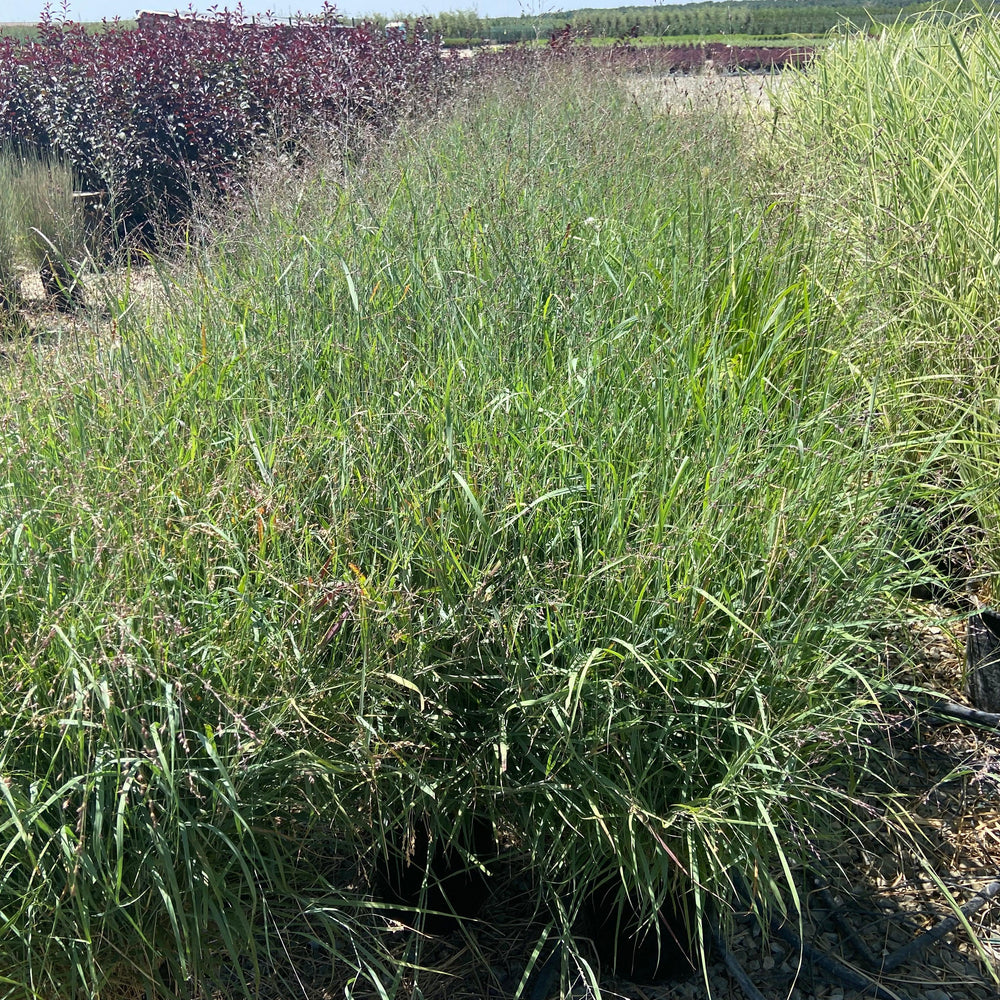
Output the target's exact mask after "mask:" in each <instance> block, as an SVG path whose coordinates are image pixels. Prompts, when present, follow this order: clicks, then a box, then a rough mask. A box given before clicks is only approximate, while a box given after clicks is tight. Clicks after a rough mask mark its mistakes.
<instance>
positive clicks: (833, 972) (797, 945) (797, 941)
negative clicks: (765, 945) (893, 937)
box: [771, 917, 905, 1000]
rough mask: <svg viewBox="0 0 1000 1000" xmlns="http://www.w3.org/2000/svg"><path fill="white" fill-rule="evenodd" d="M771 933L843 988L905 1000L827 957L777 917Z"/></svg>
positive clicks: (881, 999) (879, 999)
mask: <svg viewBox="0 0 1000 1000" xmlns="http://www.w3.org/2000/svg"><path fill="white" fill-rule="evenodd" d="M771 931H772V932H773V933H774V934H777V936H778V937H780V938H781V939H782V941H784V942H785V943H786V944H788V945H789V946H790V947H792V948H794V949H795V950H796V951H797V952H799V954H800V955H802V957H803V958H805V959H807V960H808V961H809V962H810V963H811V964H812V965H815V966H818V967H819V968H820V969H822V970H823V971H824V972H826V973H827V974H828V975H829V976H831V977H832V978H833V979H835V980H836V981H837V982H838V983H840V985H841V986H847V987H849V988H850V989H852V990H859V991H860V992H861V993H866V994H869V995H870V996H872V997H874V998H875V1000H905V998H904V997H903V995H902V994H900V993H895V992H893V991H892V990H887V989H886V988H885V987H884V986H880V985H879V984H878V983H877V982H875V980H874V979H872V978H871V977H869V976H866V975H864V974H863V973H861V972H857V971H855V970H854V969H852V968H850V967H849V966H846V965H844V964H843V963H842V962H838V961H837V959H835V958H833V957H832V956H831V955H827V954H826V953H825V952H822V951H820V950H819V949H818V948H814V947H813V946H812V945H811V944H809V943H808V942H807V941H803V940H802V938H800V937H799V936H798V934H796V933H795V931H793V930H792V929H791V927H789V926H788V924H786V923H785V922H784V921H782V920H778V919H777V918H776V917H775V918H774V919H772V920H771Z"/></svg>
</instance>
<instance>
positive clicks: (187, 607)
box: [0, 65, 920, 997]
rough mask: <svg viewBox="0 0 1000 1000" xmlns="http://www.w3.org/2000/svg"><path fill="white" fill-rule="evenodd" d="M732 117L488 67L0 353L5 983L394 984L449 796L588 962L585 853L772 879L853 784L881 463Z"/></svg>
mask: <svg viewBox="0 0 1000 1000" xmlns="http://www.w3.org/2000/svg"><path fill="white" fill-rule="evenodd" d="M739 134H741V130H740V129H738V128H736V127H734V126H733V125H732V123H730V122H729V121H727V119H726V118H725V117H723V116H720V115H713V116H711V117H699V116H697V115H692V116H688V117H686V118H685V119H683V120H668V119H664V118H660V117H656V116H652V115H649V114H647V113H645V112H644V111H643V110H642V109H641V108H639V107H638V106H636V105H635V103H634V102H630V101H629V100H628V99H627V97H626V95H625V92H624V90H623V89H622V88H621V87H620V86H619V85H618V83H617V82H615V81H610V82H609V81H601V80H599V79H597V78H595V77H593V76H589V75H587V74H585V73H582V72H580V71H579V68H578V67H577V68H574V66H573V65H570V66H569V67H568V68H566V69H564V70H561V71H560V70H552V71H551V72H550V73H545V72H538V71H535V72H533V73H532V74H523V75H522V76H521V77H520V79H518V80H514V81H510V82H508V84H507V85H506V86H504V87H496V88H494V89H492V91H491V93H490V94H487V95H483V96H480V97H478V98H475V99H471V98H470V99H469V100H468V101H467V102H466V103H464V104H463V105H460V106H459V107H458V108H456V109H455V110H454V112H453V113H450V114H448V115H446V116H443V117H442V118H441V119H440V120H439V121H437V122H436V123H433V124H431V125H429V126H427V127H426V128H423V129H420V130H416V131H414V132H413V133H412V135H410V136H409V137H407V136H402V137H400V138H399V140H398V141H397V142H396V143H394V144H393V145H392V146H391V147H390V148H389V149H387V150H385V151H383V153H381V154H380V155H378V156H377V157H375V158H374V159H373V160H372V161H370V162H369V163H368V164H367V166H366V167H365V168H363V169H361V170H360V172H358V173H357V175H356V176H349V177H347V178H346V179H345V178H344V176H343V175H342V174H337V179H336V180H334V179H329V178H328V179H323V178H320V179H318V180H316V181H314V182H311V183H309V184H307V185H305V186H303V187H301V188H299V189H298V190H296V191H292V192H290V193H289V195H288V197H287V198H284V197H282V198H277V199H275V201H274V203H273V204H272V205H270V206H269V205H267V204H266V203H264V202H259V203H258V212H257V214H256V218H255V219H254V220H252V221H246V222H243V223H241V224H236V225H233V226H231V228H230V230H229V233H228V236H227V237H226V238H225V239H221V240H220V241H219V243H217V244H213V245H209V246H207V247H204V248H197V251H196V252H194V251H193V252H192V255H191V267H192V269H193V272H194V275H195V276H194V278H193V279H192V280H191V282H190V283H189V285H188V286H186V287H181V286H179V285H177V284H174V283H173V282H169V281H168V282H166V283H165V287H166V289H167V297H168V299H169V301H170V308H169V309H168V310H167V312H166V314H164V313H163V312H162V311H157V312H156V314H155V315H150V317H149V319H148V320H145V321H144V320H143V319H142V314H141V311H140V310H138V309H136V308H135V307H134V306H131V305H127V304H126V303H124V302H123V303H121V304H120V308H119V309H118V314H119V319H118V322H117V333H118V337H117V338H115V339H114V340H113V341H112V342H110V343H109V342H97V343H96V344H95V345H94V346H93V348H92V352H91V353H90V354H86V353H84V354H80V355H71V354H67V355H66V356H65V357H64V359H63V361H62V362H61V363H60V362H59V361H57V362H56V363H55V365H54V366H52V367H44V368H43V367H41V366H38V365H33V364H32V361H31V358H30V357H28V358H26V359H25V360H23V361H21V362H19V363H18V367H17V368H16V370H14V371H13V372H12V373H11V374H10V375H9V376H7V377H8V378H9V383H8V393H9V395H8V403H7V410H6V414H5V420H4V422H3V425H2V426H3V432H2V454H3V460H4V469H5V487H4V489H3V490H0V522H2V525H3V531H2V534H0V579H2V580H3V586H4V593H5V594H6V599H5V600H4V602H3V604H2V605H0V615H2V628H0V644H2V647H3V656H2V657H0V671H2V683H3V690H4V698H3V701H2V704H0V734H2V742H0V769H2V777H3V780H2V781H0V803H2V806H0V843H2V850H3V858H4V863H3V866H2V867H0V915H2V916H0V920H2V928H3V933H2V934H0V969H2V970H3V974H4V977H5V978H4V979H3V980H2V981H3V982H4V985H5V987H6V991H5V995H7V996H22V995H25V994H28V993H30V994H31V995H34V996H55V995H58V996H60V997H71V996H83V995H87V996H93V995H97V994H100V995H113V992H114V988H115V987H116V986H117V987H121V988H124V987H125V986H127V985H130V984H131V985H135V984H137V983H139V984H143V985H144V986H145V988H147V989H154V988H155V989H157V990H159V991H160V992H161V993H164V994H169V995H183V996H187V995H192V996H194V995H198V996H201V995H207V994H208V993H211V992H212V991H214V990H218V989H220V988H224V989H225V990H227V991H229V992H231V993H234V994H238V995H239V994H250V993H252V992H253V991H254V989H255V988H256V987H257V985H258V984H259V983H260V982H262V981H271V980H272V979H274V978H275V977H279V976H281V975H282V974H285V975H286V976H287V978H286V980H285V985H286V988H287V989H288V990H293V989H294V990H296V991H298V992H301V991H303V990H305V989H306V988H307V986H309V985H310V984H312V983H314V982H315V981H316V979H315V978H310V977H318V978H319V979H321V980H322V981H323V982H324V983H326V984H327V985H329V984H331V983H333V984H338V985H337V989H346V990H347V991H348V993H349V995H354V996H369V995H370V996H374V995H379V996H382V997H386V996H390V995H395V994H405V993H407V992H409V993H412V994H413V995H417V994H418V991H419V990H420V989H421V983H422V982H423V980H422V978H421V977H422V976H423V973H422V972H421V968H420V962H419V944H420V939H419V938H417V939H413V948H411V949H410V950H408V951H407V952H406V954H405V956H403V960H402V961H401V960H400V954H399V953H398V952H397V953H396V955H397V958H396V960H395V961H390V960H389V958H388V957H387V954H386V952H385V951H384V950H382V949H384V946H383V945H381V944H380V940H381V939H380V937H379V936H378V934H377V933H376V932H377V929H378V927H379V925H380V924H381V923H383V920H382V918H381V917H380V913H382V912H384V907H382V906H381V904H380V903H379V902H378V901H377V899H373V897H372V895H371V888H372V882H371V879H370V873H371V871H372V868H373V867H374V866H376V864H377V861H378V858H379V857H380V856H382V855H383V854H384V853H385V852H386V851H387V850H389V849H390V848H391V847H392V845H393V844H395V845H397V846H398V845H400V844H405V843H406V840H407V835H406V831H407V829H408V828H411V827H412V826H414V825H417V824H423V823H425V822H426V823H427V825H428V827H429V830H430V834H431V840H432V843H435V844H438V845H440V844H443V843H452V842H453V843H456V844H458V845H459V847H460V848H461V849H464V850H466V852H467V851H468V849H469V848H470V846H471V844H472V835H471V831H472V829H473V827H474V825H475V821H474V817H478V818H479V822H480V823H481V822H482V820H483V818H485V820H486V821H487V823H488V825H490V826H492V827H493V828H494V829H495V830H496V832H497V833H498V834H500V835H502V839H503V842H504V843H505V844H509V845H511V850H513V851H514V852H515V853H516V856H517V857H518V859H519V861H520V863H521V864H523V865H524V866H526V867H527V869H528V871H529V872H530V874H531V877H532V879H533V883H534V884H535V885H536V887H537V889H538V893H539V899H540V901H541V902H543V903H544V904H545V905H546V907H547V909H546V910H545V911H544V912H548V913H550V914H551V917H550V918H549V919H548V929H547V930H546V931H545V932H544V935H543V937H544V938H546V939H549V938H550V939H552V940H561V941H562V942H563V943H565V944H566V945H567V947H568V949H569V950H568V954H569V955H571V956H573V958H574V961H575V962H577V963H578V966H577V967H578V968H579V969H581V970H583V974H585V975H586V976H587V977H589V979H590V980H591V982H592V983H595V984H596V979H597V971H596V968H595V963H594V960H593V956H591V955H588V952H587V951H586V947H585V944H584V943H582V942H579V941H575V940H574V939H573V938H572V936H571V931H572V927H573V922H574V917H575V914H576V912H577V910H578V909H579V907H580V905H581V902H582V901H583V898H584V896H585V895H586V892H587V890H588V888H592V887H593V886H594V885H595V884H597V883H598V882H599V881H600V880H602V879H603V878H605V877H606V876H609V875H610V876H611V877H612V878H614V879H615V880H616V881H617V883H618V884H620V886H621V888H620V893H621V894H622V895H624V894H625V893H626V891H627V892H629V893H631V894H633V895H635V896H637V897H638V898H639V899H640V901H641V908H642V909H643V912H644V913H645V914H646V915H647V916H651V915H652V914H653V912H654V910H655V908H656V907H657V905H658V904H659V903H661V902H662V901H663V900H664V899H666V898H667V897H668V896H671V895H674V894H676V893H679V892H680V891H690V892H692V893H693V896H694V898H695V900H696V911H697V913H698V914H700V915H709V916H711V919H712V920H714V921H719V922H721V923H722V924H725V922H726V921H727V919H728V915H729V913H730V912H731V911H730V910H729V905H730V899H731V892H730V888H729V885H730V879H731V877H732V876H733V874H734V873H739V874H740V875H742V876H743V877H744V878H745V879H746V881H747V882H748V883H750V884H752V885H754V886H755V887H756V888H757V889H758V890H759V893H760V896H761V898H762V901H763V903H762V905H765V906H777V907H794V905H795V900H796V888H795V886H796V882H795V879H794V878H793V869H795V868H796V866H797V865H798V864H800V863H802V862H805V861H808V860H809V859H810V858H812V857H813V854H814V852H815V851H816V850H821V849H822V845H823V843H824V838H825V837H826V836H828V835H829V833H830V832H831V831H833V830H836V829H837V824H838V823H840V824H844V823H850V822H851V821H852V817H853V815H854V812H855V810H856V808H857V807H856V804H855V793H856V791H857V788H856V786H857V784H858V782H859V780H860V776H861V775H863V773H864V769H865V754H866V753H870V752H872V751H870V750H866V749H865V748H866V746H867V745H868V744H867V742H866V740H865V739H864V727H865V726H866V724H867V720H868V712H869V710H870V707H871V705H872V702H873V697H874V694H875V693H876V692H877V690H878V688H879V686H880V684H881V683H882V678H881V677H880V675H879V674H878V668H877V667H875V666H874V665H873V664H874V663H875V662H877V661H875V660H874V658H873V659H871V660H870V661H867V662H866V661H865V660H864V657H863V650H864V648H865V646H866V643H868V642H869V636H870V635H871V630H872V627H873V626H874V625H876V624H877V623H878V622H879V621H880V620H882V618H883V616H884V615H885V614H887V613H888V612H887V608H888V607H889V606H890V604H891V599H890V597H889V596H888V595H889V593H890V591H891V589H892V588H893V587H894V586H895V584H896V583H897V582H898V579H899V565H898V560H897V559H896V558H895V556H894V555H893V552H892V543H893V541H894V539H893V537H892V532H893V527H892V525H893V522H892V519H891V518H885V517H883V516H881V513H882V512H883V511H884V510H885V509H886V508H887V507H889V508H891V507H892V506H893V505H894V504H896V503H898V502H900V501H901V500H902V499H904V498H905V496H906V494H907V491H908V489H909V487H910V484H911V482H912V480H913V479H914V478H917V477H919V474H920V469H919V468H912V469H908V470H906V471H905V472H901V471H900V470H902V469H904V468H905V466H904V463H903V461H902V460H901V459H900V458H899V456H897V455H896V454H895V453H894V452H893V450H892V449H891V448H889V447H888V446H887V444H886V442H885V441H883V440H879V441H875V440H874V437H873V435H872V424H873V414H872V411H871V407H872V402H871V401H872V398H873V392H874V388H873V386H872V385H871V384H870V380H869V379H868V378H867V377H863V376H862V375H859V374H858V373H857V372H856V371H852V370H851V369H850V368H848V367H846V366H844V365H842V364H841V355H842V352H843V350H844V347H845V341H846V339H847V337H848V336H849V333H850V331H849V330H848V329H847V328H845V325H844V323H843V322H842V315H841V313H840V312H838V311H837V310H836V309H833V308H832V307H830V306H829V305H828V304H827V302H828V300H827V299H826V298H825V297H824V295H823V294H822V292H821V282H820V280H819V277H818V275H819V272H821V271H823V268H824V264H823V261H824V258H823V257H822V256H819V257H817V256H816V254H815V252H814V251H815V244H814V240H813V234H812V233H811V232H810V231H809V230H808V229H807V228H806V226H805V224H804V221H803V216H802V215H800V214H799V213H797V212H795V211H787V210H782V209H777V208H774V207H769V206H768V205H767V204H762V203H757V202H755V201H754V200H753V199H752V198H750V197H749V196H748V195H747V193H746V191H745V185H744V183H743V176H742V169H741V164H740V154H741V152H742V151H743V150H742V147H740V145H739V140H738V139H737V136H738V135H739ZM826 278H827V280H830V276H829V275H826ZM862 666H863V669H862ZM868 808H869V813H868V814H867V815H866V818H867V819H868V820H869V821H874V819H875V818H877V817H878V815H881V816H883V818H884V819H885V820H886V821H891V819H892V816H891V812H892V808H891V798H886V799H885V800H883V801H880V802H879V803H878V805H877V807H876V806H870V807H868ZM470 863H475V858H472V859H471V862H470ZM781 873H784V874H781ZM413 920H414V921H416V922H418V923H419V920H420V916H419V914H414V916H413ZM690 931H691V934H692V937H693V938H694V945H695V949H696V950H698V951H700V953H701V954H704V949H705V944H704V942H705V933H706V932H705V929H704V927H703V924H702V923H701V921H700V920H698V919H697V917H695V918H693V919H692V921H691V927H690ZM543 947H544V941H543V942H540V945H539V952H536V954H537V953H540V952H541V949H542V948H543ZM568 968H569V967H567V969H568ZM282 970H284V973H283V972H282ZM522 986H523V983H522Z"/></svg>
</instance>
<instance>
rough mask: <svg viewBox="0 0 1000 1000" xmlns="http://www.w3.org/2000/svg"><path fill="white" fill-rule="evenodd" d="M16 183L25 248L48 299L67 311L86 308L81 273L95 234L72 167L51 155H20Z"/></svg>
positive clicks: (13, 179)
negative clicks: (89, 224)
mask: <svg viewBox="0 0 1000 1000" xmlns="http://www.w3.org/2000/svg"><path fill="white" fill-rule="evenodd" d="M12 184H13V188H14V192H15V197H17V198H18V201H19V204H20V206H21V216H20V229H21V244H22V247H23V248H24V251H25V254H26V256H27V258H28V260H29V261H30V262H31V264H32V265H33V267H34V268H35V269H36V270H37V271H38V273H39V275H40V277H41V280H42V287H43V288H44V290H45V293H46V295H48V296H49V297H50V298H51V299H52V300H54V301H55V302H56V303H57V305H58V306H59V308H61V309H63V310H71V309H74V308H77V307H79V306H81V305H83V288H82V285H81V284H80V273H81V270H82V269H83V267H84V265H85V264H86V263H87V261H88V259H89V258H90V256H91V253H90V249H91V248H90V235H91V233H90V227H89V226H88V222H87V219H86V217H85V215H84V209H83V203H82V201H80V200H79V199H78V198H77V197H76V193H75V189H76V188H77V187H78V185H76V184H75V183H74V171H73V169H72V167H71V166H70V165H69V164H68V163H67V162H66V161H65V160H62V159H59V158H55V157H50V156H40V157H39V156H27V157H21V158H20V159H19V161H18V167H17V170H16V173H15V176H14V177H13V178H12Z"/></svg>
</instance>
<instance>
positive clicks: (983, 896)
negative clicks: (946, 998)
mask: <svg viewBox="0 0 1000 1000" xmlns="http://www.w3.org/2000/svg"><path fill="white" fill-rule="evenodd" d="M997 895H1000V880H998V881H995V882H990V884H989V885H987V886H986V887H985V888H983V889H980V890H979V892H977V893H976V894H975V896H973V897H972V899H970V900H969V901H968V902H967V903H966V904H965V906H963V907H962V908H961V913H962V916H964V917H965V918H966V919H968V918H969V917H971V916H972V915H973V914H974V913H976V912H977V911H978V910H981V909H982V908H983V907H984V906H985V905H986V904H987V903H988V902H989V901H990V900H991V899H994V898H995V897H996V896H997ZM960 923H961V918H960V917H959V916H958V914H956V913H952V914H950V915H949V916H947V917H945V918H944V919H943V920H942V921H941V922H940V923H938V924H935V925H934V926H933V927H932V928H931V929H930V930H927V931H924V933H923V934H921V935H920V936H919V937H916V938H914V939H913V940H912V941H911V942H910V943H909V944H904V945H903V946H902V947H901V948H897V949H896V950H895V951H894V952H893V953H892V954H891V955H888V956H887V957H886V958H885V961H883V963H882V969H883V971H885V972H892V971H893V970H894V969H897V968H899V966H900V965H902V964H903V963H904V962H908V961H909V960H910V959H911V958H915V957H916V956H917V955H919V954H920V952H922V951H923V950H924V948H926V947H927V946H928V945H929V944H933V943H934V942H935V941H939V940H940V939H941V938H943V937H944V936H945V934H948V933H949V932H950V931H953V930H955V928H956V927H958V925H959V924H960Z"/></svg>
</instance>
